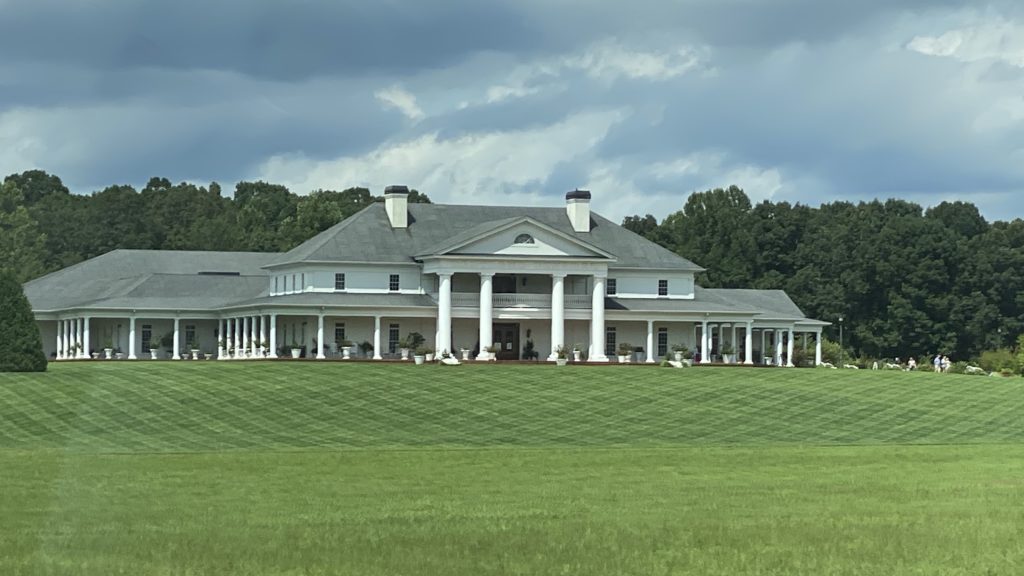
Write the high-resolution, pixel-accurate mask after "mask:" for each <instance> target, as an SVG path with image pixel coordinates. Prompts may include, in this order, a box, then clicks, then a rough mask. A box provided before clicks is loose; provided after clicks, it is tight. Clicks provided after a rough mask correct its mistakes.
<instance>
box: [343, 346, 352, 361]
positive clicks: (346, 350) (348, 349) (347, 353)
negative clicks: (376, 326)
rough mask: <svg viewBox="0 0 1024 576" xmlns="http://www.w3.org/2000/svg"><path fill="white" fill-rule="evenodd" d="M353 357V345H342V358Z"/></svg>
mask: <svg viewBox="0 0 1024 576" xmlns="http://www.w3.org/2000/svg"><path fill="white" fill-rule="evenodd" d="M351 358H352V347H351V346H342V347H341V359H342V360H349V359H351Z"/></svg>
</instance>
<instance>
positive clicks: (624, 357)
mask: <svg viewBox="0 0 1024 576" xmlns="http://www.w3.org/2000/svg"><path fill="white" fill-rule="evenodd" d="M627 362H629V356H627V355H625V354H619V364H625V363H627Z"/></svg>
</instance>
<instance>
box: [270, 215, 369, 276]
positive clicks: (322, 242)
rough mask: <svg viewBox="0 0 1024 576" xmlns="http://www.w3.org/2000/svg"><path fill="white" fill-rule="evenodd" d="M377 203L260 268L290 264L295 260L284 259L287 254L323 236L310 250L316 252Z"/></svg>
mask: <svg viewBox="0 0 1024 576" xmlns="http://www.w3.org/2000/svg"><path fill="white" fill-rule="evenodd" d="M377 204H380V202H371V203H370V204H369V205H368V206H367V207H366V208H363V209H362V210H360V211H359V212H356V213H355V214H353V215H351V216H349V217H348V218H345V219H344V220H342V221H341V222H338V223H337V224H335V225H334V226H331V227H330V228H328V229H326V230H324V231H323V232H320V233H319V234H317V235H316V236H313V237H312V238H310V239H309V240H306V241H305V242H303V243H301V244H299V245H298V246H296V247H294V248H292V249H291V250H289V251H287V252H284V253H283V254H281V258H280V259H279V260H275V261H273V262H268V263H266V264H264V265H263V266H261V268H265V267H267V266H280V265H282V264H291V263H292V262H295V261H296V260H286V259H285V258H287V256H288V255H289V254H291V253H292V252H294V251H296V250H298V249H299V248H302V247H304V246H306V245H310V246H312V245H313V244H311V243H312V242H313V241H314V240H316V239H317V237H318V236H323V239H321V240H320V241H319V243H318V244H316V247H315V248H313V249H312V252H316V251H317V250H319V249H321V248H323V247H324V246H325V245H326V244H327V242H328V241H329V240H331V239H333V238H334V237H335V236H336V235H337V234H338V233H339V232H341V231H342V230H344V229H345V228H346V227H348V226H349V225H350V224H351V223H352V222H353V221H354V220H355V219H356V218H358V217H360V216H362V215H363V214H364V213H365V212H366V211H368V210H369V209H371V208H373V207H374V206H376V205H377ZM300 261H301V259H300Z"/></svg>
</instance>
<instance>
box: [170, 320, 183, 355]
mask: <svg viewBox="0 0 1024 576" xmlns="http://www.w3.org/2000/svg"><path fill="white" fill-rule="evenodd" d="M180 323H181V322H180V321H179V320H178V319H177V318H175V319H174V346H172V348H171V356H172V357H173V358H174V359H175V360H180V359H181V347H180V346H181V344H180V342H181V338H180V329H181V326H180Z"/></svg>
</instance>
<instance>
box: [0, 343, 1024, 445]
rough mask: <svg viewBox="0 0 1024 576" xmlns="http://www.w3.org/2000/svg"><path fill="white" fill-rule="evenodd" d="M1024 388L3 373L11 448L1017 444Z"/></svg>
mask: <svg viewBox="0 0 1024 576" xmlns="http://www.w3.org/2000/svg"><path fill="white" fill-rule="evenodd" d="M1022 409H1024V380H1022V379H1020V378H1010V379H1002V378H980V377H966V376H952V375H942V376H940V375H934V374H919V373H902V372H870V371H859V372H853V371H850V372H846V371H829V370H758V369H724V368H721V369H715V368H710V369H707V368H701V369H691V370H670V369H663V368H657V367H636V366H632V367H619V366H609V367H574V366H569V367H565V368H558V367H555V366H549V365H538V366H522V365H498V366H495V365H486V366H480V365H466V366H460V367H440V366H420V367H416V366H412V365H411V364H406V365H398V364H366V363H358V364H344V363H336V362H332V363H315V362H301V363H298V362H278V363H256V362H195V363H192V362H174V363H172V362H135V363H128V362H104V363H101V362H95V363H66V364H53V365H51V367H50V371H49V372H48V373H45V374H34V375H29V374H6V375H0V448H7V449H39V448H43V449H62V450H68V451H83V452H203V451H229V450H247V449H252V448H259V449H261V450H296V449H317V448H329V449H336V448H402V447H420V446H430V447H489V446H526V447H544V446H567V447H572V446H579V447H585V446H621V445H629V446H657V445H731V444H749V445H759V444H878V443H911V444H912V443H921V444H936V443H939V444H955V443H990V442H997V443H1005V442H1019V441H1021V440H1024V418H1021V417H1020V414H1021V413H1022Z"/></svg>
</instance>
